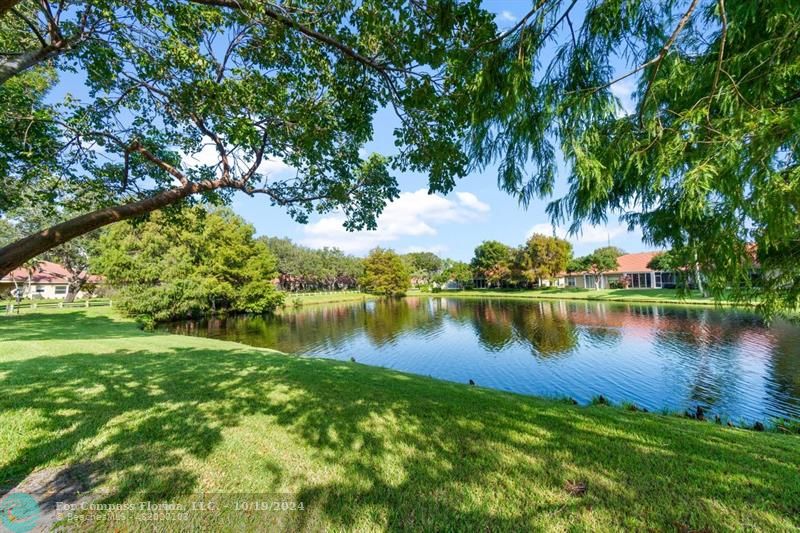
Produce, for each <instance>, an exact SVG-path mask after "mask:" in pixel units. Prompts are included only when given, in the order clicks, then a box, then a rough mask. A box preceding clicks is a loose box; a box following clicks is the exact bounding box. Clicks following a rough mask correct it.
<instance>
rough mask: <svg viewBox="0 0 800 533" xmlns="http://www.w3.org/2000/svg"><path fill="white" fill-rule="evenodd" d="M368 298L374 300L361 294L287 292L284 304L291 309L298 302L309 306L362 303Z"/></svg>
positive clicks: (367, 295) (370, 296)
mask: <svg viewBox="0 0 800 533" xmlns="http://www.w3.org/2000/svg"><path fill="white" fill-rule="evenodd" d="M370 298H375V296H374V295H372V294H366V293H363V292H306V293H291V292H287V293H286V296H285V299H284V304H285V305H286V307H287V308H291V307H293V306H294V305H295V302H298V303H299V304H300V305H310V304H327V303H338V302H356V301H364V300H367V299H370Z"/></svg>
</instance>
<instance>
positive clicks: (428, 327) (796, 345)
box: [164, 296, 800, 423]
mask: <svg viewBox="0 0 800 533" xmlns="http://www.w3.org/2000/svg"><path fill="white" fill-rule="evenodd" d="M164 327H165V328H167V329H168V330H169V331H172V332H175V333H181V334H188V335H200V336H204V337H213V338H218V339H227V340H232V341H238V342H241V343H244V344H249V345H252V346H261V347H267V348H274V349H276V350H280V351H283V352H288V353H298V354H306V355H310V356H317V357H327V358H331V359H341V360H349V359H350V358H351V357H354V358H355V359H356V360H357V361H358V362H359V363H363V364H367V365H375V366H381V367H387V368H393V369H397V370H402V371H405V372H412V373H415V374H421V375H425V376H432V377H435V378H439V379H445V380H450V381H456V382H460V383H467V382H469V380H473V381H474V382H475V383H476V384H477V385H480V386H484V387H491V388H495V389H501V390H506V391H513V392H518V393H522V394H532V395H539V396H550V397H567V396H568V397H571V398H574V399H576V400H577V401H579V402H581V403H588V402H590V401H591V400H592V398H593V397H595V396H598V395H601V394H602V395H603V396H605V397H606V398H608V399H609V400H611V401H612V402H615V403H616V402H631V403H634V404H636V405H638V406H640V407H646V408H648V409H650V410H656V411H659V410H683V409H693V408H694V407H695V406H697V405H701V406H703V407H704V408H705V409H706V411H707V412H709V413H711V414H712V415H713V414H719V415H721V416H723V417H724V418H728V419H730V420H732V421H733V422H735V423H740V422H745V421H747V422H751V421H754V420H768V419H770V418H778V417H780V418H790V419H793V420H800V327H797V326H795V325H792V324H789V323H787V322H783V321H776V322H774V323H773V324H772V325H771V326H766V325H765V324H764V323H763V322H762V321H761V319H760V318H759V317H757V316H756V315H753V314H751V313H745V312H738V311H732V310H717V309H713V308H706V307H691V306H661V305H650V304H618V303H605V302H581V301H563V300H558V301H531V300H528V301H523V300H513V299H460V298H452V297H451V298H447V297H437V296H431V297H425V296H423V297H408V298H404V299H399V300H371V301H366V302H357V303H342V304H327V305H316V306H306V307H303V308H300V309H299V310H296V311H284V312H282V313H279V314H277V315H275V316H265V317H262V316H237V317H229V318H214V319H204V320H197V321H185V322H178V323H172V324H168V325H166V326H164Z"/></svg>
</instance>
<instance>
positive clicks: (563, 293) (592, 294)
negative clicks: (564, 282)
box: [437, 288, 724, 305]
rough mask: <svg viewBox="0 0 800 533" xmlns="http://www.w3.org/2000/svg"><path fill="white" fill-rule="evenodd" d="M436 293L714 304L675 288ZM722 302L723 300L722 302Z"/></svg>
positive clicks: (693, 293) (699, 294) (456, 295)
mask: <svg viewBox="0 0 800 533" xmlns="http://www.w3.org/2000/svg"><path fill="white" fill-rule="evenodd" d="M437 295H447V296H448V297H449V296H455V297H464V298H466V297H476V296H481V297H503V298H532V299H557V300H602V301H607V302H646V303H674V304H692V305H697V304H703V305H714V304H715V302H714V299H713V298H705V297H703V296H702V294H701V293H700V292H699V291H692V293H691V294H690V295H688V296H685V297H682V296H680V295H678V291H676V290H675V289H599V290H594V289H558V288H552V289H541V290H514V289H509V290H502V289H501V290H498V289H474V290H465V291H442V292H440V293H437ZM722 303H723V304H724V302H722Z"/></svg>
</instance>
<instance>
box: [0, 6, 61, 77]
mask: <svg viewBox="0 0 800 533" xmlns="http://www.w3.org/2000/svg"><path fill="white" fill-rule="evenodd" d="M0 2H2V0H0ZM62 51H63V49H62V48H56V47H54V46H43V47H42V48H38V49H36V50H29V51H27V52H23V53H22V54H20V55H18V56H11V57H9V58H7V59H4V60H2V61H0V85H2V84H3V83H5V82H7V81H8V80H10V79H11V78H13V77H14V76H17V75H18V74H21V73H23V72H25V71H26V70H28V69H30V68H32V67H35V66H36V65H38V64H39V63H42V62H44V61H47V60H48V59H50V58H51V57H53V56H56V55H58V54H59V53H61V52H62Z"/></svg>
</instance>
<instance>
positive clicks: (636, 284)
mask: <svg viewBox="0 0 800 533" xmlns="http://www.w3.org/2000/svg"><path fill="white" fill-rule="evenodd" d="M628 277H629V278H630V280H631V287H632V288H634V289H644V288H650V287H652V280H651V279H650V274H649V273H647V272H637V273H635V274H628Z"/></svg>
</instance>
